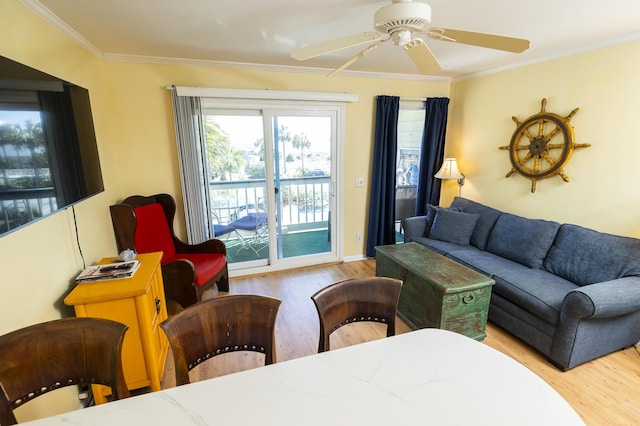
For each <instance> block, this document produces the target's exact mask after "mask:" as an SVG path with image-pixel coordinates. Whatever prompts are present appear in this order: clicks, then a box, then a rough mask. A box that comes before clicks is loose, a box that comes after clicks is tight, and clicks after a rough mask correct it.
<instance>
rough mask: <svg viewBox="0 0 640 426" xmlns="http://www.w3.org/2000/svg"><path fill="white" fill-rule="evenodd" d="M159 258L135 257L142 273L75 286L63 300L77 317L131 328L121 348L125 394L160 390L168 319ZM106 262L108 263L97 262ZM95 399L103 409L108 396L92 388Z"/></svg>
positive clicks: (154, 255) (152, 255)
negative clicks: (125, 383) (163, 326)
mask: <svg viewBox="0 0 640 426" xmlns="http://www.w3.org/2000/svg"><path fill="white" fill-rule="evenodd" d="M161 258H162V253H148V254H139V255H138V256H137V259H138V260H139V261H140V267H139V268H138V270H137V271H136V273H135V275H134V276H133V277H131V278H122V279H114V280H108V281H93V282H87V283H82V284H78V285H76V287H75V288H74V289H73V290H72V291H71V293H69V294H68V295H67V297H65V299H64V303H65V304H67V305H69V306H73V307H74V309H75V312H76V316H78V317H95V318H107V319H111V320H115V321H119V322H121V323H124V324H127V325H128V326H129V330H128V331H127V334H126V335H125V339H124V345H123V348H122V365H123V368H124V375H125V379H126V381H127V386H128V387H129V390H133V389H140V388H145V387H151V390H154V391H156V390H160V381H161V380H162V374H163V372H164V364H165V361H166V359H167V353H168V350H169V342H168V340H167V337H166V335H165V334H164V332H163V331H162V329H161V328H160V326H159V325H160V323H161V322H162V321H164V320H165V319H166V318H167V307H166V302H165V297H164V287H163V283H162V272H161V270H160V259H161ZM109 262H111V258H105V259H102V261H100V263H109ZM93 393H94V397H95V402H96V404H101V403H103V402H105V401H106V398H105V397H106V396H107V395H109V394H110V393H111V390H110V389H109V388H108V387H106V386H100V385H94V386H93Z"/></svg>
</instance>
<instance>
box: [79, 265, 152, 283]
mask: <svg viewBox="0 0 640 426" xmlns="http://www.w3.org/2000/svg"><path fill="white" fill-rule="evenodd" d="M139 266H140V261H138V260H131V261H129V262H118V263H105V264H103V265H93V266H89V267H88V268H86V269H85V270H83V271H82V272H81V273H80V275H78V276H77V277H76V283H84V282H88V281H105V280H113V279H120V278H131V277H132V276H133V275H134V274H135V273H136V271H137V270H138V267H139Z"/></svg>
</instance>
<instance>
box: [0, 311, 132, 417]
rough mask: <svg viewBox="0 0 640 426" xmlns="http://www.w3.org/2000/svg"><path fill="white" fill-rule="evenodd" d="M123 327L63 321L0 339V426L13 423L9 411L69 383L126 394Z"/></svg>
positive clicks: (113, 323)
mask: <svg viewBox="0 0 640 426" xmlns="http://www.w3.org/2000/svg"><path fill="white" fill-rule="evenodd" d="M128 328H129V326H127V325H125V324H122V323H119V322H116V321H111V320H107V319H100V318H63V319H58V320H53V321H48V322H44V323H40V324H35V325H32V326H29V327H25V328H22V329H19V330H16V331H12V332H10V333H7V334H5V335H3V336H0V425H2V426H5V425H12V424H17V423H18V422H17V420H16V417H15V415H14V413H13V410H15V409H16V408H18V407H20V406H21V405H23V404H25V403H27V402H29V401H31V400H33V399H34V398H37V397H39V396H40V395H43V394H45V393H47V392H49V391H53V390H56V389H59V388H62V387H66V386H71V385H92V384H99V385H105V386H109V387H111V392H112V399H113V400H116V399H120V398H126V397H128V396H130V394H129V389H128V388H127V384H126V382H125V378H124V373H123V370H122V358H121V356H122V342H123V341H124V336H125V333H126V331H127V329H128Z"/></svg>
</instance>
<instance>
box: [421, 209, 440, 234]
mask: <svg viewBox="0 0 640 426" xmlns="http://www.w3.org/2000/svg"><path fill="white" fill-rule="evenodd" d="M425 210H426V215H425V217H426V219H427V227H426V228H425V229H424V236H425V237H427V238H428V237H429V232H430V231H431V225H433V219H435V217H436V212H437V207H436V206H434V205H432V204H427V205H426V208H425Z"/></svg>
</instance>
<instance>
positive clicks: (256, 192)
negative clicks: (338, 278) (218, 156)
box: [209, 176, 331, 232]
mask: <svg viewBox="0 0 640 426" xmlns="http://www.w3.org/2000/svg"><path fill="white" fill-rule="evenodd" d="M264 191H265V182H264V180H243V181H230V182H224V181H222V182H212V183H211V184H210V185H209V196H210V198H211V209H212V213H213V215H214V218H217V220H218V221H219V223H221V224H227V223H230V222H233V221H234V220H235V219H237V218H238V217H241V216H242V215H243V213H244V214H246V213H247V212H250V211H255V210H265V211H266V205H265V203H266V199H265V193H264ZM277 197H278V198H277V199H279V209H278V211H277V217H278V220H279V221H280V223H279V225H280V226H282V229H283V230H286V231H287V232H294V231H300V230H306V229H318V228H325V229H326V228H327V225H328V220H329V206H330V197H331V178H330V177H329V176H309V177H300V178H284V179H280V182H279V186H278V193H277ZM283 232H284V231H283Z"/></svg>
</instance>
